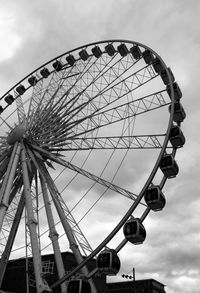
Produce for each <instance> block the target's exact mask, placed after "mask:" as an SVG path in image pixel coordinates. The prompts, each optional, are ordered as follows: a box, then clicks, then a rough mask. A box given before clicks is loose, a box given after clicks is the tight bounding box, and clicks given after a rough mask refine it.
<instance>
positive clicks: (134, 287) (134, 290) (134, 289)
mask: <svg viewBox="0 0 200 293" xmlns="http://www.w3.org/2000/svg"><path fill="white" fill-rule="evenodd" d="M133 292H134V293H136V286H135V268H133Z"/></svg>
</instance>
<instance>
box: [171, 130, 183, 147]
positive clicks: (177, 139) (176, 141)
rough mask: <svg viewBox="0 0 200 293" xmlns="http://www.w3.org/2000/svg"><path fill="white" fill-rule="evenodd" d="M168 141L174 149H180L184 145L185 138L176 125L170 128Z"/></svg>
mask: <svg viewBox="0 0 200 293" xmlns="http://www.w3.org/2000/svg"><path fill="white" fill-rule="evenodd" d="M169 140H170V142H171V144H172V146H173V147H174V148H180V147H182V146H183V145H184V144H185V136H184V135H183V132H182V131H181V129H180V127H179V126H178V125H174V126H172V128H171V131H170V135H169Z"/></svg>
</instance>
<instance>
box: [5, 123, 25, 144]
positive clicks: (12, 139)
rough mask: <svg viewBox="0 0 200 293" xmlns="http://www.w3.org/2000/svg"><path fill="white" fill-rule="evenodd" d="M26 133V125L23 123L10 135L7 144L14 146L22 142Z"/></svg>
mask: <svg viewBox="0 0 200 293" xmlns="http://www.w3.org/2000/svg"><path fill="white" fill-rule="evenodd" d="M25 132H26V125H25V123H22V124H19V125H17V126H16V127H15V128H13V129H12V130H11V132H10V133H9V134H8V137H7V143H8V144H10V145H12V144H14V143H15V142H16V141H19V140H21V138H22V137H23V135H24V133H25Z"/></svg>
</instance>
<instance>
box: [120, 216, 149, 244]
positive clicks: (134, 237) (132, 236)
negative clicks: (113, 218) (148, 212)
mask: <svg viewBox="0 0 200 293" xmlns="http://www.w3.org/2000/svg"><path fill="white" fill-rule="evenodd" d="M123 231H124V236H125V238H126V239H127V240H128V241H129V242H131V243H133V244H141V243H143V242H144V240H145V238H146V230H145V228H144V226H143V224H142V222H141V220H140V219H139V218H131V219H130V220H128V221H127V222H126V223H125V224H124V227H123Z"/></svg>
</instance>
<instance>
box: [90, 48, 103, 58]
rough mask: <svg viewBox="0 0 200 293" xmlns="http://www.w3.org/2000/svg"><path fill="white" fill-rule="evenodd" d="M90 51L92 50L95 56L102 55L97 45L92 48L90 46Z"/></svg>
mask: <svg viewBox="0 0 200 293" xmlns="http://www.w3.org/2000/svg"><path fill="white" fill-rule="evenodd" d="M91 51H92V53H93V54H94V56H95V57H96V58H100V57H101V55H102V51H101V49H100V47H99V46H95V47H94V48H92V50H91Z"/></svg>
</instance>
